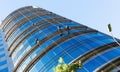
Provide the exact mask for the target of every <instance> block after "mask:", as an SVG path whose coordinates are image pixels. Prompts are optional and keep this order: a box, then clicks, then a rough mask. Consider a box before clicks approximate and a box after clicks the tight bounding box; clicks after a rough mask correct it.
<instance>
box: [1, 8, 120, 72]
mask: <svg viewBox="0 0 120 72" xmlns="http://www.w3.org/2000/svg"><path fill="white" fill-rule="evenodd" d="M2 29H3V32H4V33H5V40H6V42H7V44H8V51H9V52H10V54H9V56H10V57H11V58H12V61H13V64H14V68H13V72H53V68H54V67H55V66H56V65H57V64H58V62H57V61H58V58H59V57H62V58H64V60H65V63H72V62H77V61H78V60H81V61H82V64H83V67H82V69H80V70H78V72H93V71H97V72H101V71H103V72H104V71H105V72H109V71H118V70H120V66H119V65H120V61H119V60H120V47H119V46H118V45H117V44H116V42H115V41H114V40H113V39H112V38H111V37H110V36H108V35H106V34H103V33H101V32H99V31H97V30H95V29H92V28H89V27H87V26H85V25H82V24H80V23H77V22H74V21H72V20H70V19H67V18H64V17H62V16H59V15H56V14H54V13H52V12H50V11H47V10H45V9H42V8H37V7H32V6H27V7H23V8H20V9H18V10H16V11H14V12H12V13H11V14H10V15H8V16H7V17H6V19H5V20H4V21H3V22H2Z"/></svg>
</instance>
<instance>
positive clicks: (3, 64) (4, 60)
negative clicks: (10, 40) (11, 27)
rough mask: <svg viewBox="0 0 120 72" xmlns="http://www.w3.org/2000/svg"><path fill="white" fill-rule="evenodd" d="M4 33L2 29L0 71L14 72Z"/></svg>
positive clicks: (0, 35)
mask: <svg viewBox="0 0 120 72" xmlns="http://www.w3.org/2000/svg"><path fill="white" fill-rule="evenodd" d="M6 45H7V44H6V42H5V41H4V34H3V32H2V30H1V29H0V72H12V69H13V63H12V61H11V58H10V57H9V55H8V54H9V52H8V50H7V46H6Z"/></svg>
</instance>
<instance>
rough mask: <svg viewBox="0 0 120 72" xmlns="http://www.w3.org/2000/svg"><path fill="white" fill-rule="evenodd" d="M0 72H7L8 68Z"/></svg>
mask: <svg viewBox="0 0 120 72" xmlns="http://www.w3.org/2000/svg"><path fill="white" fill-rule="evenodd" d="M0 72H9V70H8V68H4V69H2V70H0Z"/></svg>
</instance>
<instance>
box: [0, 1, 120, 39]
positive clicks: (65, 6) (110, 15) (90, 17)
mask: <svg viewBox="0 0 120 72" xmlns="http://www.w3.org/2000/svg"><path fill="white" fill-rule="evenodd" d="M29 5H33V6H39V7H41V8H44V9H47V10H49V11H52V12H54V13H56V14H59V15H61V16H64V17H67V18H69V19H72V20H74V21H76V22H79V23H81V24H84V25H86V26H89V27H91V28H94V29H97V30H99V31H101V32H104V33H107V34H109V32H108V30H107V24H109V23H111V25H112V27H113V34H114V35H115V36H116V37H118V38H120V28H119V27H120V0H1V1H0V20H3V19H4V18H5V17H6V16H7V15H8V14H9V13H11V12H13V11H14V10H15V9H17V8H20V7H23V6H29Z"/></svg>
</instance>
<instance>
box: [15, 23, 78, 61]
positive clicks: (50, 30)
mask: <svg viewBox="0 0 120 72" xmlns="http://www.w3.org/2000/svg"><path fill="white" fill-rule="evenodd" d="M63 24H65V25H66V24H69V25H70V26H73V23H72V22H64V23H63ZM58 25H59V24H55V25H54V26H48V27H46V28H44V29H41V30H40V32H39V31H38V32H36V33H34V34H33V35H32V36H30V37H29V39H28V42H29V44H30V45H31V46H33V45H34V44H35V41H34V40H35V38H38V39H39V40H42V39H43V38H44V37H46V36H47V35H49V34H51V33H53V32H55V31H57V27H56V26H58ZM75 26H76V25H75ZM44 30H45V31H44ZM39 33H40V34H39ZM36 34H38V35H36ZM45 34H47V35H45ZM33 38H34V39H33ZM23 44H24V43H23ZM24 45H25V44H24ZM28 48H29V47H28ZM23 50H24V51H26V50H27V48H26V47H24V48H22V49H21V50H19V52H18V53H17V54H15V55H16V57H19V56H18V55H22V54H19V53H21V52H23ZM16 52H17V51H16ZM24 53H25V52H24ZM13 60H16V58H15V59H13Z"/></svg>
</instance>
